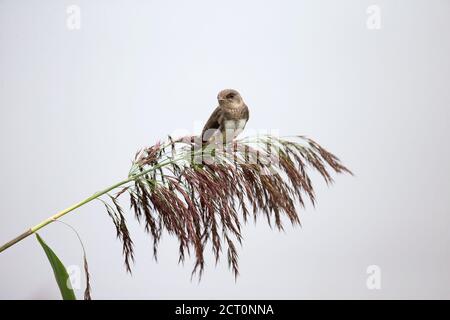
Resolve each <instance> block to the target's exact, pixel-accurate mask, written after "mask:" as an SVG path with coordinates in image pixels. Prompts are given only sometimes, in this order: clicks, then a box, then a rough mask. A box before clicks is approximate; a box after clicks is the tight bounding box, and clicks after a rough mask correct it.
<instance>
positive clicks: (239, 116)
mask: <svg viewBox="0 0 450 320" xmlns="http://www.w3.org/2000/svg"><path fill="white" fill-rule="evenodd" d="M217 100H218V102H219V106H218V107H217V108H216V110H214V112H213V113H212V114H211V116H210V117H209V119H208V121H207V122H206V124H205V126H204V127H203V131H202V140H203V142H204V143H210V142H211V141H212V140H214V138H215V137H216V135H218V134H220V135H221V138H222V139H223V142H224V143H227V142H230V141H232V140H233V139H234V138H235V137H237V136H238V135H239V134H240V133H241V132H242V131H243V130H244V128H245V125H246V124H247V121H248V117H249V111H248V107H247V105H246V104H245V103H244V100H243V99H242V97H241V95H240V94H239V92H237V91H236V90H233V89H225V90H222V91H220V92H219V94H218V95H217Z"/></svg>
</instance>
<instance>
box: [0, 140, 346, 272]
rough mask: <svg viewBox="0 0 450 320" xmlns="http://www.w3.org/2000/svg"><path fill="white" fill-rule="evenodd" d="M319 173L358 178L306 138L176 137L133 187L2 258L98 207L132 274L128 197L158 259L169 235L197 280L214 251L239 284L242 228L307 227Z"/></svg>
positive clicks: (138, 165)
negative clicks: (258, 224)
mask: <svg viewBox="0 0 450 320" xmlns="http://www.w3.org/2000/svg"><path fill="white" fill-rule="evenodd" d="M311 171H317V172H318V173H319V174H320V175H321V176H322V177H323V179H324V181H325V182H326V183H327V184H330V183H332V182H333V178H332V174H333V173H349V174H351V172H350V170H348V169H347V168H346V167H345V166H344V165H343V164H342V163H341V162H340V160H339V159H338V158H337V157H336V156H335V155H333V154H332V153H330V152H328V151H327V150H325V149H324V148H323V147H321V146H320V145H319V144H318V143H316V142H315V141H313V140H311V139H309V138H307V137H304V136H294V137H283V138H280V137H275V136H271V135H263V136H257V137H247V138H242V139H238V140H235V141H233V142H231V143H229V144H225V145H224V144H222V143H211V144H209V145H206V146H205V145H204V143H202V141H201V140H199V137H196V136H187V137H183V138H179V139H176V140H174V139H172V138H171V137H170V136H169V137H168V139H167V141H165V142H158V143H156V144H155V145H153V146H151V147H148V148H144V149H142V150H140V151H139V152H137V153H136V155H135V158H134V161H133V164H132V167H131V169H130V171H129V174H128V178H127V179H125V180H123V181H120V182H118V183H116V184H114V185H112V186H110V187H108V188H106V189H104V190H102V191H100V192H97V193H95V194H93V195H92V196H90V197H88V198H86V199H85V200H83V201H81V202H79V203H77V204H75V205H73V206H71V207H69V208H67V209H65V210H62V211H60V212H58V213H57V214H55V215H54V216H52V217H50V218H48V219H46V220H44V221H42V222H41V223H39V224H37V225H36V226H34V227H32V228H30V229H29V230H27V231H26V232H24V233H23V234H21V235H20V236H18V237H17V238H15V239H13V240H12V241H10V242H8V243H6V244H5V245H3V246H2V247H0V252H2V251H4V250H6V249H7V248H9V247H10V246H12V245H14V244H16V243H17V242H19V241H21V240H22V239H24V238H26V237H27V236H29V235H31V234H33V233H35V232H36V231H38V230H39V229H41V228H43V227H45V226H46V225H48V224H50V223H52V222H54V221H56V220H58V219H59V218H61V217H62V216H64V215H65V214H67V213H69V212H71V211H73V210H75V209H77V208H79V207H81V206H83V205H85V204H86V203H88V202H91V201H92V200H96V199H97V200H101V201H102V202H103V203H104V205H105V208H106V212H107V213H108V215H109V216H110V217H111V219H112V221H113V223H114V225H115V228H116V233H117V237H118V238H119V239H120V241H121V242H122V251H123V255H124V264H125V268H126V270H127V271H128V272H131V271H132V264H133V261H134V251H133V241H132V239H131V236H130V232H129V230H128V226H127V220H126V214H125V212H124V210H123V208H122V206H121V205H120V202H119V201H120V200H121V199H122V198H123V197H126V196H127V197H129V200H130V205H131V209H132V211H133V213H134V217H135V219H137V221H139V222H140V223H141V224H142V225H143V227H144V229H145V231H146V232H147V233H148V234H149V236H150V237H151V239H152V242H153V252H154V256H155V258H156V257H157V249H158V243H159V241H160V239H161V235H162V233H163V232H168V233H169V234H170V235H173V236H175V237H176V238H177V239H178V242H179V261H180V262H183V261H184V260H185V258H186V256H194V258H195V266H194V268H193V271H192V274H193V275H194V274H198V275H199V277H200V276H201V275H202V272H203V271H204V267H205V248H206V247H207V246H208V245H211V247H212V250H213V254H214V257H215V261H216V263H217V262H218V261H219V258H220V257H221V255H222V254H223V255H226V257H227V260H228V264H229V267H230V268H231V270H232V271H233V273H234V275H235V277H236V276H237V275H238V273H239V269H238V252H237V244H240V243H241V241H242V234H241V228H242V224H243V223H245V222H247V221H248V220H249V219H254V220H255V221H256V219H257V218H258V217H259V216H263V217H264V218H265V219H266V220H267V222H268V224H269V225H270V226H275V227H276V228H278V229H280V230H281V229H283V220H286V221H289V222H290V223H291V224H293V225H296V224H299V223H300V218H299V215H298V211H297V207H304V206H305V203H306V201H310V202H311V203H312V204H313V205H314V204H315V201H316V199H315V194H314V188H313V184H312V181H311V178H310V176H309V173H310V172H311ZM128 219H129V218H128Z"/></svg>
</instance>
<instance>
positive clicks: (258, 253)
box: [0, 0, 450, 299]
mask: <svg viewBox="0 0 450 320" xmlns="http://www.w3.org/2000/svg"><path fill="white" fill-rule="evenodd" d="M72 4H75V5H78V6H79V7H80V8H81V29H80V30H69V29H68V28H67V26H66V20H67V16H68V15H67V13H66V8H67V7H68V6H69V5H72ZM373 4H375V5H378V6H379V7H380V9H381V29H379V30H370V29H368V28H367V26H366V22H367V18H368V14H367V13H366V10H367V8H368V6H369V5H373ZM449 30H450V2H449V1H444V0H442V1H438V0H433V1H425V0H421V1H418V0H417V1H400V0H396V1H356V0H353V1H350V0H349V1H344V0H341V1H331V0H330V1H317V0H314V1H312V0H311V1H256V0H255V1H233V0H230V1H221V2H219V1H206V0H205V1H195V0H192V1H130V0H128V1H99V0H97V1H87V0H86V1H56V0H54V1H49V0H47V1H37V0H28V1H21V0H0V146H1V160H0V177H1V187H0V197H1V198H0V199H1V201H0V217H1V222H0V242H2V243H3V242H6V241H8V240H10V239H11V238H13V237H14V236H16V235H17V234H18V233H20V232H22V231H24V230H25V229H26V228H28V227H30V226H32V225H34V224H36V223H37V222H39V221H41V220H42V219H44V218H47V217H48V216H50V215H51V214H53V213H55V212H56V211H58V210H60V209H63V208H65V207H67V206H69V205H71V204H73V203H75V202H76V201H79V200H81V199H83V198H85V197H86V196H89V195H90V194H92V193H93V192H95V191H97V190H99V189H101V188H103V187H106V186H108V185H110V184H112V183H114V182H116V181H118V180H121V179H122V178H124V177H125V176H126V174H127V173H128V169H129V165H130V163H131V159H132V157H133V155H134V152H135V151H136V150H137V149H139V148H140V147H143V146H147V145H152V144H154V143H155V142H156V141H157V140H159V139H164V138H165V136H166V135H167V134H169V133H173V132H175V131H177V130H185V132H190V133H199V130H200V128H201V126H202V124H203V123H204V122H205V121H206V120H207V118H208V116H209V114H210V113H211V112H212V110H213V109H214V108H215V106H216V95H217V92H218V91H219V90H221V89H224V88H228V87H231V88H235V89H238V90H239V91H240V92H241V94H242V96H243V97H244V99H245V101H246V103H247V104H248V106H249V107H250V112H251V116H250V121H249V123H248V127H249V128H251V129H255V130H270V129H275V130H278V131H279V132H280V134H282V135H283V134H284V135H290V134H306V135H308V136H310V137H312V138H314V139H316V140H317V141H318V142H319V143H321V144H322V145H323V146H325V147H326V148H328V149H329V150H330V151H332V152H334V153H336V154H337V155H338V156H339V157H340V158H341V159H342V160H343V161H344V163H345V164H346V165H348V166H349V167H350V168H351V169H352V170H353V171H354V172H355V174H356V175H355V177H350V176H338V177H337V178H336V183H335V185H334V186H332V187H331V188H328V187H326V186H325V184H324V183H323V181H321V180H320V179H317V177H315V182H316V183H315V186H316V188H317V198H318V205H317V206H316V208H315V209H314V208H312V207H311V206H308V207H307V209H306V210H304V211H302V212H300V216H301V220H302V224H303V227H302V228H291V227H289V226H287V227H286V232H285V233H283V232H278V231H276V230H271V229H270V228H269V227H268V226H267V224H266V222H265V221H264V220H260V221H259V222H258V223H257V225H256V226H254V225H253V224H252V223H250V224H248V225H247V226H246V227H245V228H244V230H243V233H244V242H243V247H242V248H239V253H240V273H241V275H240V277H239V278H238V279H237V281H236V282H235V281H234V278H233V275H232V273H231V271H229V270H228V269H227V263H226V258H225V259H222V260H221V263H220V264H219V265H218V266H217V267H215V266H214V263H213V261H212V259H211V256H210V259H209V260H208V264H207V266H206V270H205V274H204V277H203V278H202V280H201V282H198V281H197V280H195V278H194V280H192V281H191V280H190V273H191V270H192V267H193V261H192V260H189V261H187V262H186V264H185V265H184V266H182V265H178V264H177V260H178V251H177V243H176V241H175V240H174V239H172V238H171V237H169V236H168V235H165V236H164V237H163V239H162V242H161V245H160V250H159V261H158V262H157V263H156V262H155V261H154V260H153V259H152V247H151V245H152V243H151V240H150V239H149V238H148V237H147V236H146V235H145V234H144V231H143V228H141V227H140V226H139V225H138V224H137V223H136V222H135V221H134V220H133V218H132V215H131V213H130V214H128V215H127V217H129V219H128V221H129V225H130V227H131V235H132V238H133V240H134V242H135V244H136V265H135V268H134V273H133V276H129V275H128V274H126V272H125V269H124V268H123V259H122V255H121V244H120V242H119V241H118V240H116V239H115V229H114V226H113V224H112V223H111V221H110V219H109V217H108V216H107V214H106V212H105V210H104V208H103V207H102V204H101V203H100V202H94V203H91V204H89V205H87V206H85V207H83V208H81V209H79V210H77V211H76V212H73V213H71V214H70V215H68V216H66V217H65V218H64V221H65V222H68V223H70V224H71V225H73V226H74V227H75V228H76V229H77V230H78V231H79V233H80V234H81V236H82V238H83V240H84V242H85V245H86V247H87V251H88V259H89V262H90V268H91V276H92V286H93V297H94V298H97V299H105V298H114V299H116V298H125V299H128V298H130V299H133V298H137V299H144V298H145V299H164V298H191V299H196V298H249V299H250V298H268V299H270V298H287V299H294V298H296V299H298V298H339V299H341V298H371V299H372V298H374V299H378V298H450V294H449V290H448V288H449V286H450V275H449V270H450V246H449V244H450V235H449V233H448V230H449V223H450V216H449V214H450V212H449V210H450V200H449V199H450V198H449V194H448V192H449V190H450V165H449V163H450V146H449V143H448V140H447V138H448V137H449V133H450V132H449V111H448V110H449V106H450V104H449V103H450V90H449V82H450V59H449V57H450V37H449V34H448V31H449ZM124 205H125V206H127V203H125V204H124ZM40 234H41V236H42V237H43V238H44V239H45V240H46V241H47V243H48V244H49V245H50V246H51V247H52V248H53V249H54V250H55V251H56V252H57V253H58V255H59V256H60V258H61V259H62V260H63V261H64V262H65V264H66V265H81V263H82V260H81V248H80V245H79V243H78V242H77V238H76V236H75V235H74V233H73V232H72V231H70V229H68V228H67V227H65V226H64V225H62V224H53V225H51V226H49V227H47V228H45V229H44V230H42V231H41V233H40ZM369 265H378V266H380V268H381V271H382V274H381V275H382V280H381V285H382V287H381V289H380V290H369V289H368V288H367V286H366V279H367V277H368V275H367V274H366V268H367V267H368V266H369ZM82 289H83V288H81V289H80V290H77V291H76V293H77V295H78V296H79V297H80V298H81V297H82V291H83V290H82ZM0 298H3V299H12V298H25V299H44V298H47V299H48V298H49V299H59V298H60V295H59V291H58V288H57V286H56V283H55V281H54V278H53V274H52V271H51V269H50V266H49V264H48V261H47V260H46V257H45V255H44V253H43V251H42V249H41V248H40V247H39V245H38V243H37V242H36V240H35V239H34V238H33V237H30V238H29V239H27V240H25V241H23V242H21V243H20V244H18V245H16V246H15V247H13V248H11V249H9V250H7V251H6V252H3V253H1V254H0Z"/></svg>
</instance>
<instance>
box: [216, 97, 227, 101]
mask: <svg viewBox="0 0 450 320" xmlns="http://www.w3.org/2000/svg"><path fill="white" fill-rule="evenodd" d="M217 100H219V101H225V99H224V98H217Z"/></svg>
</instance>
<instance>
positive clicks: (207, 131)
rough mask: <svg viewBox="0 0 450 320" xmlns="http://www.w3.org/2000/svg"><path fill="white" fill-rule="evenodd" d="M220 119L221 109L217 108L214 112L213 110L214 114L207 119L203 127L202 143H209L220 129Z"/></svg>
mask: <svg viewBox="0 0 450 320" xmlns="http://www.w3.org/2000/svg"><path fill="white" fill-rule="evenodd" d="M221 118H222V109H221V108H220V107H217V108H216V110H214V112H213V113H212V114H211V116H210V117H209V119H208V121H207V122H206V124H205V126H204V127H203V130H202V139H203V141H209V139H210V138H211V137H212V136H213V135H214V134H215V133H216V131H217V130H218V129H219V128H220V123H221ZM214 129H215V130H214Z"/></svg>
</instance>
